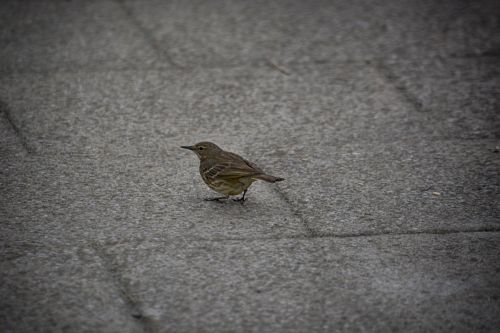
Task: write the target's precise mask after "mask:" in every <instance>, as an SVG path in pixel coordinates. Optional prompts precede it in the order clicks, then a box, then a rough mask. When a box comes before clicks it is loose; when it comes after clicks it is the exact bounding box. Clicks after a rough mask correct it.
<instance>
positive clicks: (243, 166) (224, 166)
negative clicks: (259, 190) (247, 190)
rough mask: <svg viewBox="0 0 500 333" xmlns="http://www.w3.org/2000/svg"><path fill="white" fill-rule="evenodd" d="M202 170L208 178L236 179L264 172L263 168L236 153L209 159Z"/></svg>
mask: <svg viewBox="0 0 500 333" xmlns="http://www.w3.org/2000/svg"><path fill="white" fill-rule="evenodd" d="M201 172H202V173H203V174H204V175H205V176H206V177H208V178H211V179H214V178H221V179H235V178H241V177H249V176H255V175H260V174H262V173H263V172H262V170H261V169H259V168H258V167H256V166H254V165H252V164H251V163H250V162H248V161H246V160H244V159H243V158H241V157H239V156H238V155H236V154H233V153H228V154H224V156H223V157H222V158H218V159H217V161H207V163H206V164H204V165H203V166H202V170H201Z"/></svg>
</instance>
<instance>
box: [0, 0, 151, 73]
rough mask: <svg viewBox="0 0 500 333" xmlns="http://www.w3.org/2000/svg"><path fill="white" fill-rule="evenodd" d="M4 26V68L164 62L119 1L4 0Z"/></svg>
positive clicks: (0, 54) (0, 20)
mask: <svg viewBox="0 0 500 333" xmlns="http://www.w3.org/2000/svg"><path fill="white" fill-rule="evenodd" d="M0 31H1V32H0V41H1V43H2V47H1V48H0V58H1V59H2V61H1V62H0V72H2V73H5V72H10V71H17V72H28V73H32V72H43V73H47V72H51V71H61V70H63V71H75V70H77V69H78V68H81V67H85V69H86V70H89V69H92V70H96V71H100V70H102V69H103V68H106V69H123V68H143V69H147V68H150V67H151V66H160V65H161V61H160V58H159V57H158V54H157V53H156V51H155V49H154V47H153V46H152V45H150V44H149V43H147V41H146V40H144V36H143V34H142V32H141V30H140V29H139V28H137V27H136V26H135V25H134V24H131V21H130V19H129V18H128V16H127V13H126V11H125V10H123V8H122V7H121V6H120V4H119V3H116V2H115V1H108V0H104V1H101V0H97V1H96V0H91V1H85V2H84V3H82V4H79V5H75V4H74V3H73V1H16V0H6V1H2V10H1V11H0Z"/></svg>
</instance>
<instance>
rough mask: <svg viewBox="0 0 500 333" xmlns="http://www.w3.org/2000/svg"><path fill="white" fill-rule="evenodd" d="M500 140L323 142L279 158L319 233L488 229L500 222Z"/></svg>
mask: <svg viewBox="0 0 500 333" xmlns="http://www.w3.org/2000/svg"><path fill="white" fill-rule="evenodd" d="M497 145H498V141H488V140H479V141H472V142H470V141H466V142H458V141H454V140H449V141H445V140H442V141H420V142H419V141H414V142H412V143H407V142H400V141H399V142H394V143H387V144H381V143H362V144H346V145H343V146H341V147H331V146H330V147H328V146H325V145H323V144H319V145H310V146H302V147H300V148H298V147H297V148H296V149H294V151H293V152H289V153H288V154H287V155H286V157H284V158H275V159H272V160H274V161H276V162H275V164H273V165H276V166H275V169H284V170H286V174H287V175H288V181H287V182H285V183H283V184H280V188H281V189H282V190H283V193H284V194H285V195H286V196H287V197H289V198H290V201H291V202H292V205H293V207H296V208H297V211H298V212H300V214H301V216H302V217H303V219H304V220H305V221H306V222H307V224H308V225H309V226H310V227H311V228H312V229H313V230H314V231H315V232H317V233H318V234H324V233H332V234H335V235H342V234H377V233H398V232H416V231H425V232H439V231H446V230H450V231H451V230H485V229H498V227H500V225H499V223H500V201H499V200H498V198H499V197H498V193H499V183H498V170H500V157H499V154H498V153H497V152H495V151H498V150H497V149H498V147H497ZM263 160H266V158H263ZM297 189H300V191H297Z"/></svg>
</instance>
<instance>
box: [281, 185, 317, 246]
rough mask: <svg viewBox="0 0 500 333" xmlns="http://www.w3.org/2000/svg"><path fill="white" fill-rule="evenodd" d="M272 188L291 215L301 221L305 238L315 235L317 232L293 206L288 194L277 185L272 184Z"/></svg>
mask: <svg viewBox="0 0 500 333" xmlns="http://www.w3.org/2000/svg"><path fill="white" fill-rule="evenodd" d="M273 190H274V191H275V192H276V193H277V194H278V196H279V197H280V198H281V200H283V201H284V202H285V203H286V204H287V205H288V206H289V207H290V210H291V211H292V214H293V216H295V217H296V218H298V219H299V221H300V222H302V225H303V226H304V229H305V232H306V238H314V237H316V236H317V235H318V233H317V232H316V230H314V229H313V228H312V227H311V226H310V225H309V223H308V222H307V220H306V219H305V218H304V216H303V215H302V213H301V212H300V210H299V209H297V208H295V206H294V205H293V204H292V202H291V201H290V198H288V196H287V195H286V194H285V193H284V192H283V191H282V190H281V189H280V188H279V187H278V186H273Z"/></svg>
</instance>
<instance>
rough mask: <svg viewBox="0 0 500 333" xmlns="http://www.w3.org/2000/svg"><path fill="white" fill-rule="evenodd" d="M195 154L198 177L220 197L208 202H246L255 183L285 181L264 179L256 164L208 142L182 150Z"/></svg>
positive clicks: (266, 177)
mask: <svg viewBox="0 0 500 333" xmlns="http://www.w3.org/2000/svg"><path fill="white" fill-rule="evenodd" d="M181 148H184V149H189V150H192V151H194V152H195V154H196V155H197V156H198V157H199V159H200V175H201V178H203V181H204V182H205V183H206V184H207V185H208V187H210V188H211V189H212V190H214V191H216V192H219V193H221V194H224V196H223V197H217V198H208V199H205V200H207V201H213V200H220V199H227V198H229V196H230V195H238V194H240V193H241V192H243V196H242V197H241V198H238V199H234V200H235V201H240V202H243V201H245V194H246V193H247V190H248V188H249V187H250V185H252V183H253V182H254V181H256V180H259V179H260V180H265V181H266V182H270V183H274V182H279V181H282V180H285V179H284V178H280V177H274V176H270V175H267V174H266V173H265V172H264V171H262V169H260V168H259V167H258V166H256V165H255V164H253V163H251V162H249V161H247V160H245V159H244V158H243V157H241V156H239V155H236V154H234V153H231V152H228V151H224V150H222V149H221V148H219V147H218V146H217V145H216V144H214V143H211V142H199V143H197V144H195V145H194V146H181Z"/></svg>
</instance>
